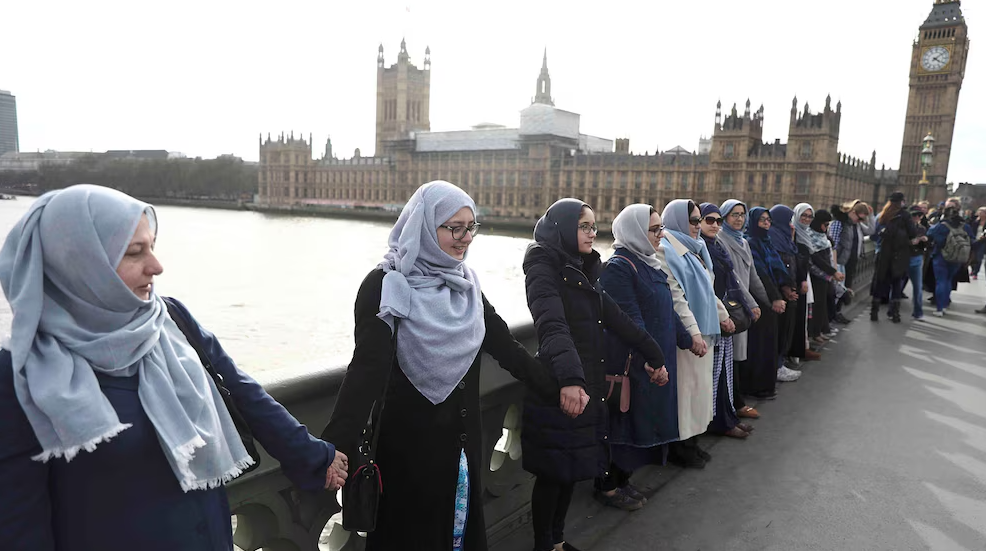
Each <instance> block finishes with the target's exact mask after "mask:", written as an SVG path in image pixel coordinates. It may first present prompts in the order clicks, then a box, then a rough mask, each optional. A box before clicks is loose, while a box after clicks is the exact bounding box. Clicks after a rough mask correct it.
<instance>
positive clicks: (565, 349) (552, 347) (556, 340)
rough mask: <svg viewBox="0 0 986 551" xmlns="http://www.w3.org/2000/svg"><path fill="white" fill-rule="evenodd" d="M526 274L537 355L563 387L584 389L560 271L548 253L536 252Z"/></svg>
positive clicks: (534, 251)
mask: <svg viewBox="0 0 986 551" xmlns="http://www.w3.org/2000/svg"><path fill="white" fill-rule="evenodd" d="M524 273H525V274H526V275H525V281H524V284H525V288H526V290H527V306H528V308H530V310H531V316H532V317H533V318H534V330H535V332H536V333H537V337H538V354H539V355H540V356H541V357H542V358H543V359H544V360H545V361H547V362H548V364H549V365H550V366H551V369H552V371H553V372H554V374H555V376H556V377H557V378H558V381H559V382H560V384H561V385H562V386H571V385H575V384H578V385H581V386H585V372H584V371H583V369H582V360H581V358H579V353H578V350H577V349H576V348H575V341H573V340H572V333H571V331H570V330H569V327H568V321H567V320H566V319H565V305H564V303H563V301H562V298H561V291H560V289H559V285H560V284H561V282H560V280H561V277H560V276H559V274H558V271H557V270H556V268H555V266H554V265H553V264H552V263H551V261H550V260H549V259H548V258H547V253H545V252H542V251H539V250H537V249H534V250H532V251H530V252H529V253H528V257H527V258H525V260H524Z"/></svg>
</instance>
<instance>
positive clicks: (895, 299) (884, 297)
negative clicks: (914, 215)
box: [870, 192, 920, 323]
mask: <svg viewBox="0 0 986 551" xmlns="http://www.w3.org/2000/svg"><path fill="white" fill-rule="evenodd" d="M877 236H878V240H879V243H880V252H878V253H877V255H876V265H875V266H874V269H873V284H872V286H871V288H870V295H871V296H872V297H873V299H872V301H871V306H870V321H879V320H880V304H881V303H882V302H883V301H889V303H890V310H889V312H888V315H889V316H890V319H891V321H893V322H894V323H900V321H901V318H900V302H901V300H902V298H903V294H904V278H905V277H906V276H907V271H908V269H909V265H910V261H911V252H912V250H911V247H913V246H914V245H917V244H918V243H919V242H920V237H918V235H917V229H916V228H915V227H914V223H913V222H912V221H911V217H910V216H909V215H908V213H907V212H906V211H905V210H904V194H903V193H900V192H895V193H893V194H892V195H891V196H890V200H889V201H887V204H886V205H884V207H883V210H882V211H881V212H880V217H879V218H878V219H877Z"/></svg>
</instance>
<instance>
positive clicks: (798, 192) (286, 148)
mask: <svg viewBox="0 0 986 551" xmlns="http://www.w3.org/2000/svg"><path fill="white" fill-rule="evenodd" d="M401 52H402V53H401V57H399V58H398V64H397V65H396V66H395V67H396V70H397V71H398V72H397V73H395V74H396V77H395V78H396V79H397V81H396V82H398V85H397V88H396V89H397V91H398V92H397V93H398V94H400V93H401V92H400V90H402V89H403V85H401V84H399V83H400V82H401V79H402V78H403V77H402V76H401V75H402V74H403V73H401V72H400V71H402V70H407V71H410V70H411V68H410V67H408V66H407V65H408V63H409V62H408V61H407V57H406V50H405V49H404V46H403V44H402V48H401ZM425 63H426V65H425V69H424V77H421V78H423V79H424V80H421V79H419V81H418V82H419V84H421V83H423V86H424V88H420V89H417V90H418V91H414V90H415V89H414V87H413V86H411V85H410V84H407V88H408V90H411V91H409V92H407V94H408V95H407V96H406V97H408V98H412V97H414V98H419V99H415V100H413V101H415V102H416V101H423V102H424V103H422V104H421V105H420V107H419V108H418V109H419V112H420V113H423V114H425V118H424V119H423V120H420V121H418V120H417V119H415V120H414V121H411V120H408V119H407V118H406V117H405V114H406V113H407V111H402V110H401V108H400V106H401V105H405V104H407V103H408V102H410V101H411V100H408V102H402V101H397V106H398V108H397V117H398V123H404V124H405V126H400V124H398V125H397V126H394V125H389V123H390V122H391V120H390V119H388V118H386V117H384V118H383V119H382V118H381V116H380V113H381V111H380V109H381V107H380V106H381V105H382V104H383V105H385V104H386V102H388V101H391V100H392V99H394V98H393V97H392V96H393V94H394V92H393V86H392V83H391V81H388V80H387V78H386V75H387V74H390V73H385V72H384V71H393V70H395V67H391V69H383V58H382V50H381V54H380V57H379V58H378V60H377V66H378V91H377V97H378V104H377V105H378V108H377V109H378V110H377V114H378V116H377V142H378V143H377V152H378V154H377V155H376V156H374V157H362V156H360V155H359V152H358V151H357V152H356V154H355V155H354V157H353V158H351V159H342V160H340V159H336V158H334V157H332V155H331V153H330V146H329V145H327V147H326V155H325V156H324V157H322V158H321V159H318V160H316V159H313V158H312V142H311V139H310V138H309V139H308V140H305V139H304V138H297V139H296V138H295V137H294V136H293V135H290V136H285V135H281V136H279V137H277V138H275V139H273V140H272V139H271V138H270V137H269V136H268V138H267V139H266V140H263V139H262V140H261V142H260V176H259V179H260V181H259V194H258V201H259V202H260V204H261V205H265V206H270V207H274V208H278V207H285V208H294V207H298V206H305V205H312V206H318V205H321V206H336V207H340V208H372V209H383V210H394V211H396V210H399V209H400V208H401V206H402V205H403V204H404V202H406V201H407V199H408V198H409V197H410V195H411V194H412V193H413V192H414V190H415V189H417V187H418V186H420V185H421V184H423V183H426V182H429V181H432V180H439V179H440V180H447V181H450V182H452V183H455V184H456V185H459V186H460V187H462V188H463V189H464V190H466V191H467V192H468V193H469V194H470V195H472V197H473V198H474V199H475V200H476V203H477V205H478V206H479V208H480V210H481V213H482V214H483V215H484V216H493V217H502V218H510V219H515V220H531V221H533V220H534V219H536V218H537V217H539V216H540V215H541V214H542V213H543V212H544V210H545V209H546V208H547V206H548V205H550V204H551V203H552V202H554V201H555V200H557V199H559V198H561V197H579V198H582V199H583V200H585V201H586V202H588V203H589V204H591V205H592V206H593V207H594V209H595V210H596V216H597V220H599V221H600V222H602V223H604V224H605V223H608V222H609V221H611V220H612V219H613V218H614V217H615V216H616V214H617V213H619V211H620V210H621V209H622V208H623V207H624V206H626V205H628V204H631V203H638V202H639V203H648V204H652V205H655V206H656V207H657V208H659V209H660V208H663V206H664V205H665V204H666V203H667V202H668V201H671V200H672V199H676V198H682V197H689V198H692V199H694V200H695V201H698V202H704V201H712V202H714V203H716V204H719V203H721V202H722V201H724V200H726V199H729V198H732V197H737V198H740V199H743V200H744V201H746V202H748V203H749V204H750V205H751V206H753V205H766V206H772V205H774V204H777V203H784V204H788V205H791V206H793V205H795V204H797V203H801V202H809V203H811V204H812V205H814V206H815V207H816V208H828V207H829V206H830V205H832V204H833V203H842V202H844V201H845V200H847V199H853V198H859V199H863V200H866V201H873V202H876V203H879V202H880V201H878V199H883V197H878V194H879V193H882V191H881V188H884V187H889V186H890V185H892V183H893V182H895V181H896V172H895V171H889V170H886V169H883V168H881V169H877V168H876V154H875V153H874V154H873V155H872V156H871V158H870V160H869V161H868V162H867V161H863V160H860V159H855V158H852V157H848V156H846V155H844V154H841V153H840V152H839V151H838V142H839V127H840V121H841V118H842V105H841V103H840V104H839V105H837V106H836V108H835V110H833V109H832V107H831V100H830V99H826V102H825V108H824V110H823V111H821V112H819V113H813V112H812V111H811V110H810V109H809V107H808V105H807V104H805V105H804V107H803V109H800V110H799V106H798V102H797V98H795V100H794V103H793V105H792V108H791V114H790V126H789V134H788V139H789V142H788V143H786V144H782V143H781V142H780V140H775V141H774V142H772V143H768V142H764V141H763V135H762V134H763V120H764V109H763V107H761V108H760V109H759V110H758V111H756V112H755V113H752V114H751V112H750V104H749V101H748V102H747V106H746V110H745V112H744V113H743V114H740V113H739V112H738V111H737V109H736V107H735V106H734V107H733V109H732V111H731V112H730V113H728V114H727V115H726V116H725V117H723V115H722V111H721V105H720V106H718V107H717V109H716V116H715V127H714V131H713V135H712V138H711V142H707V141H703V144H701V147H702V149H706V148H708V152H707V153H694V152H689V151H688V150H686V149H684V148H681V147H676V148H673V149H671V150H668V151H665V152H662V153H656V154H634V153H633V152H632V151H631V150H630V142H629V140H628V139H619V140H616V142H615V144H614V142H613V141H611V140H606V139H603V138H597V137H594V136H586V135H584V134H581V133H580V132H579V115H578V114H576V113H571V112H568V111H563V110H561V109H557V108H555V107H554V106H553V105H552V99H551V82H550V76H549V75H548V68H547V58H546V57H545V60H544V62H543V64H542V68H541V73H540V75H539V77H538V80H537V89H536V91H535V96H534V98H533V101H532V104H531V106H530V107H528V108H526V109H524V110H523V111H521V121H520V125H519V127H518V128H505V127H501V126H496V125H480V126H477V127H474V128H473V129H471V130H465V131H458V132H428V131H427V126H428V120H427V117H426V115H427V113H428V105H427V101H426V100H427V97H428V89H427V72H428V71H430V62H429V61H428V60H427V59H426V62H425ZM402 66H405V69H401V67H402ZM415 70H416V69H415ZM408 74H410V73H408ZM381 75H384V76H381ZM408 82H410V80H409V81H408ZM400 97H402V96H398V99H399V98H400ZM381 102H383V103H381ZM412 123H413V124H412ZM382 124H383V126H381V125H382ZM415 125H418V126H415ZM379 152H383V153H379Z"/></svg>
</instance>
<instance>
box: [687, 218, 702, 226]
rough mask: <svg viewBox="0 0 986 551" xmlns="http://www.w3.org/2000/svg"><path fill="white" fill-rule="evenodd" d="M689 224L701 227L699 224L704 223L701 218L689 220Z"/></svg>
mask: <svg viewBox="0 0 986 551" xmlns="http://www.w3.org/2000/svg"><path fill="white" fill-rule="evenodd" d="M688 223H689V224H691V225H693V226H697V225H699V224H701V223H702V219H701V218H689V219H688Z"/></svg>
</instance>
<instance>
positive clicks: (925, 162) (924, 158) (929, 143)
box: [918, 131, 935, 201]
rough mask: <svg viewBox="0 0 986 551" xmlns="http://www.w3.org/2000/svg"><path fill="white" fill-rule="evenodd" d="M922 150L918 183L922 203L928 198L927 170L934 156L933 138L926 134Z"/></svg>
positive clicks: (929, 133)
mask: <svg viewBox="0 0 986 551" xmlns="http://www.w3.org/2000/svg"><path fill="white" fill-rule="evenodd" d="M923 143H924V149H922V150H921V181H920V182H918V184H919V185H920V186H921V187H920V194H919V195H920V199H919V200H920V201H924V200H925V199H927V198H928V184H929V183H930V182H928V169H929V168H931V158H932V157H933V156H934V154H935V137H934V136H932V135H931V132H930V131H929V132H928V135H927V136H925V137H924V142H923Z"/></svg>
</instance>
